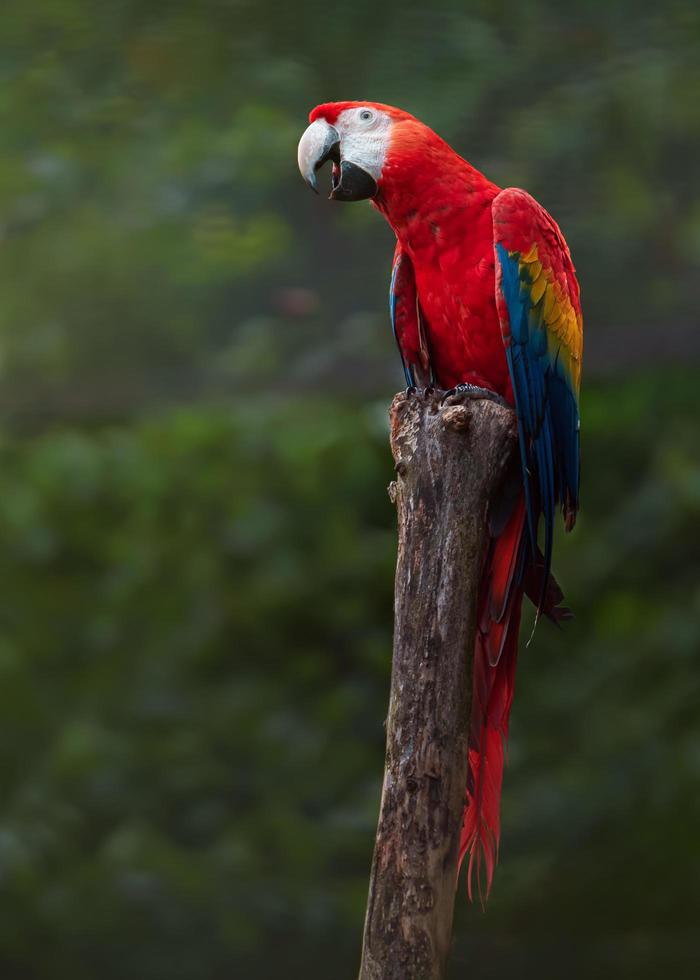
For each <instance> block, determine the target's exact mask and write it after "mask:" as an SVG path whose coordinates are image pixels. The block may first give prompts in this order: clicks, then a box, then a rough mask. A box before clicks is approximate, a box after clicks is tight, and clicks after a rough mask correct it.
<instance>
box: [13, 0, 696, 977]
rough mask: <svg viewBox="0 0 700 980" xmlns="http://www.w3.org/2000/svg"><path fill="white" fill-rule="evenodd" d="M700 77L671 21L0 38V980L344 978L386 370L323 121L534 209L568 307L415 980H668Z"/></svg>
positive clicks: (685, 714)
mask: <svg viewBox="0 0 700 980" xmlns="http://www.w3.org/2000/svg"><path fill="white" fill-rule="evenodd" d="M699 50H700V12H699V8H698V6H697V4H696V3H695V2H693V0H675V2H673V0H670V2H666V3H663V4H658V5H655V6H653V5H649V9H648V10H647V9H645V5H644V4H640V3H639V2H637V0H600V2H596V0H590V2H587V3H580V4H562V3H561V2H558V0H527V2H523V0H518V2H515V0H500V2H495V0H491V2H487V0H481V2H479V0H468V2H465V0H454V2H450V0H447V2H445V0H436V2H435V3H415V2H413V0H402V2H400V3H399V2H397V0H384V2H383V3H378V2H376V0H374V2H368V0H354V3H351V4H344V5H337V6H334V5H330V4H329V3H328V2H325V0H324V2H323V3H320V2H311V0H303V2H300V3H296V4H290V3H283V2H279V0H200V2H197V3H193V2H192V0H167V2H166V0H111V2H106V0H105V2H102V3H99V2H98V3H94V2H92V3H91V2H89V0H32V2H31V3H24V4H12V5H10V7H9V8H8V9H6V10H4V11H3V24H2V37H1V40H0V78H1V84H0V107H1V108H0V111H1V116H2V127H1V130H0V132H1V134H2V135H1V137H0V140H1V147H2V149H1V152H0V231H1V234H2V239H3V241H2V247H1V251H0V254H1V256H2V260H1V261H0V406H1V408H2V419H3V421H2V426H1V429H0V455H1V459H0V596H1V600H0V733H1V737H0V976H1V977H2V978H3V980H64V978H66V980H67V978H70V980H94V978H96V977H99V978H101V980H125V978H130V980H131V978H139V980H166V978H167V980H223V978H227V980H228V978H232V977H245V978H251V980H267V978H277V977H285V978H289V980H296V978H298V980H313V978H319V980H320V978H333V980H345V978H351V977H354V976H355V975H356V970H357V965H358V955H359V943H360V935H361V927H362V919H363V912H364V902H365V894H366V887H367V878H368V871H369V863H370V857H371V851H372V844H373V835H374V826H375V820H376V815H377V807H378V802H379V791H380V781H381V774H382V763H383V747H384V731H383V728H382V722H383V719H384V717H385V711H386V704H387V695H388V682H389V669H390V648H391V628H392V609H391V605H392V577H393V562H394V555H395V540H394V513H393V510H392V507H391V505H390V504H389V501H388V499H387V495H386V491H385V487H386V485H387V483H388V482H389V480H390V478H391V475H392V466H391V459H390V454H389V451H388V447H387V438H386V408H387V405H388V402H389V400H390V398H391V396H392V394H393V393H394V391H395V390H397V389H398V388H399V387H400V386H401V371H400V367H399V362H398V356H397V355H396V353H395V351H394V349H393V340H392V338H391V332H390V329H389V325H388V322H387V315H386V294H387V281H388V274H389V266H390V260H391V254H392V247H393V246H392V241H391V233H390V231H389V230H388V228H387V227H385V225H384V224H383V222H382V221H381V219H380V218H379V217H378V216H377V215H376V214H375V213H374V212H373V211H372V210H371V208H370V207H369V206H367V205H364V204H363V205H356V206H352V207H351V206H345V205H336V204H332V203H329V202H328V201H326V200H325V199H324V197H323V196H321V197H320V198H318V199H316V198H314V197H313V196H312V195H311V194H309V193H308V191H307V189H306V188H305V187H304V185H303V183H302V182H301V179H300V177H299V176H298V173H297V171H296V161H295V149H296V143H297V140H298V138H299V135H300V133H301V132H302V130H303V129H304V127H305V125H306V113H307V112H308V110H309V109H310V108H311V107H312V106H313V105H315V104H316V103H318V102H321V101H328V100H331V99H345V98H370V99H374V100H377V101H387V102H393V103H395V104H398V105H401V106H403V107H405V108H407V109H409V110H411V111H413V112H415V113H416V114H418V115H419V116H421V117H422V118H424V119H425V120H426V121H427V122H429V123H430V124H431V125H433V127H434V128H436V129H437V130H438V131H439V132H440V133H441V134H442V135H444V136H445V137H447V138H448V139H449V140H450V141H451V142H452V143H453V144H454V145H455V146H456V147H457V148H458V149H459V150H460V151H462V152H463V153H464V154H465V155H466V156H468V158H469V159H470V160H471V161H472V162H473V163H474V164H475V165H476V166H478V167H480V168H482V169H484V170H486V171H487V173H488V174H489V176H490V177H491V178H492V179H494V180H495V181H497V182H499V183H501V184H503V185H511V184H516V185H521V186H524V187H526V188H527V189H529V190H530V191H531V192H532V193H534V194H535V195H536V196H537V197H538V198H539V199H540V200H541V201H542V202H543V203H544V204H545V205H546V206H547V207H548V208H549V209H550V210H551V211H552V212H553V213H554V214H555V215H556V217H557V218H558V220H559V221H560V223H561V225H562V227H563V229H564V231H565V233H566V235H567V237H568V240H569V242H570V244H571V247H572V251H573V254H574V258H575V261H576V265H577V268H578V271H579V275H580V279H581V283H582V289H583V298H584V311H585V316H586V338H587V339H586V355H585V390H584V394H583V401H582V415H583V433H582V439H583V459H584V474H583V488H582V491H583V492H582V496H583V512H582V515H581V519H580V523H579V525H578V526H577V528H576V532H575V533H574V534H573V535H572V536H570V538H568V539H567V540H566V541H561V542H560V543H559V545H558V549H557V553H556V558H555V566H556V569H557V573H558V575H559V577H560V579H561V580H562V582H563V583H564V585H565V587H566V590H567V594H568V599H569V601H570V604H571V605H572V606H573V608H574V610H575V612H576V619H575V621H574V622H573V623H572V624H570V625H568V626H567V628H566V630H565V632H563V633H556V632H555V631H554V630H553V629H550V628H549V626H548V624H543V625H542V626H541V627H540V628H539V629H538V631H537V634H536V637H535V640H534V642H533V643H532V644H531V645H530V647H529V648H528V649H526V650H524V651H523V653H522V656H521V667H520V672H519V681H518V692H517V698H516V704H515V709H514V713H513V720H512V739H511V747H510V766H509V770H508V772H507V777H506V783H505V791H504V801H503V844H502V852H501V865H500V867H499V869H498V872H497V875H496V880H495V884H494V889H493V893H492V898H491V901H490V902H489V905H488V909H487V911H486V912H485V913H484V912H482V910H481V909H480V908H479V907H478V906H477V907H469V906H468V905H467V901H466V896H465V895H464V893H463V892H462V894H461V897H460V900H459V902H458V906H459V911H458V915H457V921H456V926H455V949H454V957H453V961H452V967H451V974H450V976H451V978H455V980H456V978H459V977H466V976H468V977H473V978H480V980H486V978H493V980H505V978H510V977H512V976H514V975H515V974H516V972H517V974H518V975H521V976H525V977H537V978H538V980H548V978H552V980H554V978H560V977H562V976H567V977H570V978H575V980H578V978H580V980H584V978H591V977H603V978H608V977H610V978H613V977H614V978H616V980H619V978H635V980H645V978H652V977H654V978H657V977H658V976H659V974H660V973H661V972H662V971H663V973H664V974H669V975H673V976H674V977H677V978H683V977H690V976H694V975H696V974H695V970H696V968H697V962H698V953H697V946H698V939H697V923H698V916H699V914H700V842H699V836H700V835H699V830H698V828H699V826H700V590H699V586H698V581H699V575H698V573H699V571H700V450H699V447H700V437H699V435H698V418H699V410H700V392H699V376H698V362H699V360H700V329H699V327H700V324H699V323H698V296H699V291H698V286H699V285H700V198H699V197H698V165H699V163H700V111H699V106H700V58H699V57H698V52H699ZM326 176H327V175H324V178H325V177H326Z"/></svg>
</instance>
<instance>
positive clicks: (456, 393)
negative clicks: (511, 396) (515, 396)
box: [440, 381, 511, 408]
mask: <svg viewBox="0 0 700 980" xmlns="http://www.w3.org/2000/svg"><path fill="white" fill-rule="evenodd" d="M482 398H485V399H486V400H487V401H490V402H496V404H497V405H502V406H503V408H510V407H511V406H510V405H509V404H508V402H507V401H506V400H505V398H502V397H501V395H498V394H497V393H496V392H495V391H491V390H490V389H489V388H480V387H479V386H478V385H473V384H470V383H469V382H468V381H465V382H464V384H461V385H457V386H456V387H455V388H450V390H449V391H446V392H445V394H444V395H443V396H442V399H441V400H440V406H441V407H442V406H443V405H444V404H445V403H446V402H448V403H449V404H450V405H455V404H459V402H463V401H465V400H467V399H482Z"/></svg>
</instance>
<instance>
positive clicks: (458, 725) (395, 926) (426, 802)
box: [360, 392, 515, 980]
mask: <svg viewBox="0 0 700 980" xmlns="http://www.w3.org/2000/svg"><path fill="white" fill-rule="evenodd" d="M441 394H442V393H440V392H438V393H435V394H434V395H431V396H428V397H427V398H424V397H421V396H419V395H397V396H396V397H395V398H394V401H393V403H392V406H391V411H390V420H391V448H392V452H393V455H394V460H395V462H396V472H397V480H396V482H395V483H392V484H391V486H390V488H389V493H390V496H391V498H392V500H394V501H395V503H396V505H397V509H398V530H399V547H398V560H397V565H396V583H395V606H394V611H395V623H394V652H393V667H392V675H391V695H390V702H389V715H388V719H387V747H386V763H385V772H384V787H383V791H382V800H381V807H380V814H379V825H378V827H377V837H376V843H375V850H374V859H373V862H372V871H371V877H370V886H369V897H368V902H367V916H366V920H365V931H364V941H363V950H362V965H361V967H360V980H439V978H442V977H444V976H445V968H446V962H447V954H448V951H449V946H450V936H451V931H452V915H453V910H454V899H455V889H456V884H457V860H458V851H459V836H460V828H461V823H462V812H463V807H464V798H465V788H466V780H467V735H468V728H469V706H470V704H471V686H472V684H471V678H472V660H473V649H474V633H475V623H476V603H477V590H478V586H479V579H480V574H481V568H482V556H483V553H484V549H485V545H486V535H487V521H486V515H487V509H488V503H489V500H490V498H491V497H492V495H493V493H494V491H495V489H496V488H497V486H498V484H499V482H500V481H501V480H502V478H503V474H504V471H505V468H506V466H507V463H508V461H509V459H510V456H511V453H512V452H513V448H514V445H515V430H514V416H513V413H512V412H510V411H509V410H508V409H506V408H504V407H502V406H500V405H498V404H495V403H494V402H492V401H483V400H481V401H470V402H468V403H466V404H459V405H446V406H445V407H441V406H440V395H441Z"/></svg>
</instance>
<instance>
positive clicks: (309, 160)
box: [297, 119, 377, 201]
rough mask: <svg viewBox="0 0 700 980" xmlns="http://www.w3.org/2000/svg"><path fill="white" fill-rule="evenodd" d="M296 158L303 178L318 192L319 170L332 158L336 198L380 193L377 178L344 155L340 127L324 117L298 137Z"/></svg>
mask: <svg viewBox="0 0 700 980" xmlns="http://www.w3.org/2000/svg"><path fill="white" fill-rule="evenodd" d="M297 160H298V162H299V170H300V172H301V175H302V177H303V178H304V180H305V181H306V183H307V184H308V185H309V187H310V188H311V190H312V191H315V193H317V194H318V184H317V181H316V173H317V171H318V170H319V169H320V168H321V167H322V166H323V164H324V163H326V161H328V160H332V161H333V176H332V186H331V193H330V199H331V200H333V201H363V200H365V199H366V198H368V197H374V196H375V194H376V193H377V183H376V181H375V180H374V178H373V177H372V176H371V175H370V174H368V173H367V171H366V170H363V169H362V167H360V166H358V164H356V163H353V162H352V160H346V159H345V158H344V157H343V152H342V143H341V140H340V136H339V134H338V130H337V129H336V128H335V127H334V126H331V125H330V123H327V122H326V120H325V119H316V120H314V122H312V123H311V125H310V126H309V127H308V129H307V130H306V131H305V133H304V135H303V136H302V137H301V139H300V140H299V149H298V152H297Z"/></svg>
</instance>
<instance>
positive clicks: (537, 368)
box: [299, 102, 583, 897]
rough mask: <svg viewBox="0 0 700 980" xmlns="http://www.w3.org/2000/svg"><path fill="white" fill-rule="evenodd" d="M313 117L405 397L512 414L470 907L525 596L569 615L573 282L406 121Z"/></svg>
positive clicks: (534, 210) (537, 237)
mask: <svg viewBox="0 0 700 980" xmlns="http://www.w3.org/2000/svg"><path fill="white" fill-rule="evenodd" d="M309 121H310V125H309V127H308V129H307V130H306V131H305V133H304V135H303V136H302V138H301V141H300V143H299V169H300V170H301V173H302V176H303V177H304V178H305V180H306V181H307V183H308V184H309V185H310V186H311V187H312V188H313V189H314V190H316V171H317V170H318V169H319V167H321V166H322V165H323V164H324V163H325V162H326V161H327V160H331V161H332V163H333V167H332V189H331V194H330V196H331V198H332V199H333V200H338V201H358V200H366V199H369V200H370V201H371V203H372V205H373V206H374V207H375V208H376V209H377V210H378V211H379V212H381V214H383V215H384V217H385V218H386V220H387V221H388V222H389V224H390V225H391V227H392V228H393V230H394V232H395V234H396V239H397V241H396V251H395V253H394V262H393V269H392V274H391V286H390V312H391V321H392V327H393V331H394V335H395V337H396V341H397V343H398V347H399V351H400V353H401V358H402V361H403V367H404V372H405V375H406V382H407V384H408V385H409V387H410V388H413V387H415V386H416V384H420V385H424V386H438V387H439V388H442V389H446V390H447V391H448V394H449V395H451V396H452V397H459V398H465V397H466V398H471V397H477V398H483V397H486V398H495V399H497V400H504V401H505V402H506V403H507V404H508V405H510V406H511V407H512V408H514V409H515V412H516V416H517V424H518V440H519V446H520V469H519V476H518V480H517V487H516V490H515V492H514V493H511V494H510V495H509V496H508V498H507V499H506V500H505V502H504V501H500V502H499V504H498V506H494V507H493V508H492V514H491V516H490V542H489V546H488V554H487V555H486V556H485V561H484V572H483V579H482V582H481V587H480V593H479V606H478V623H477V631H476V649H475V653H474V686H473V691H474V693H473V704H472V715H471V726H470V734H469V771H468V779H467V787H466V802H465V810H464V821H463V825H462V832H461V845H460V863H461V861H462V860H463V858H464V857H465V855H466V854H469V864H468V884H469V895H470V897H471V896H472V878H473V874H474V871H476V876H477V879H478V882H479V889H480V891H481V878H482V870H483V871H484V872H485V889H486V894H488V891H489V889H490V887H491V881H492V878H493V871H494V865H495V862H496V858H497V854H498V845H499V837H500V796H501V783H502V777H503V761H504V744H505V740H506V738H507V734H508V717H509V714H510V707H511V703H512V700H513V684H514V678H515V662H516V657H517V644H518V629H519V625H520V611H521V606H522V599H523V595H524V594H527V595H528V596H529V597H530V598H531V599H532V600H533V602H534V603H535V605H536V607H537V613H538V616H539V614H541V613H544V614H545V615H547V616H548V617H549V618H551V619H552V620H554V621H555V622H558V621H559V620H560V619H563V618H565V617H566V616H567V615H568V610H566V609H564V608H563V607H561V606H560V605H559V603H560V602H561V599H562V593H561V590H560V589H559V587H558V585H557V584H556V582H555V580H554V578H553V577H552V575H551V571H550V566H551V560H552V541H553V532H554V514H555V509H556V507H557V505H560V506H561V509H562V512H563V516H564V524H565V527H566V529H567V530H570V529H571V528H572V527H573V526H574V523H575V521H576V513H577V511H578V506H579V387H580V379H581V356H582V348H583V327H582V318H581V304H580V299H579V286H578V282H577V280H576V274H575V272H574V266H573V263H572V261H571V256H570V254H569V249H568V248H567V245H566V242H565V240H564V236H563V235H562V233H561V231H560V230H559V227H558V226H557V224H556V222H555V221H554V219H553V218H552V217H551V216H550V215H549V214H548V213H547V211H545V209H544V208H543V207H542V206H541V205H540V204H538V203H537V201H535V200H534V198H532V197H531V196H530V195H529V194H528V193H527V192H526V191H523V190H519V189H518V188H513V187H511V188H506V189H505V190H502V189H501V188H500V187H497V186H496V185H495V184H493V183H492V182H491V181H490V180H488V179H487V178H486V177H485V176H484V175H483V174H481V173H480V172H479V171H478V170H476V169H475V168H474V167H473V166H471V164H470V163H468V162H467V161H466V160H465V159H463V158H462V157H461V156H459V154H458V153H456V152H455V151H454V150H453V149H452V148H451V147H450V146H449V145H448V144H447V143H446V142H445V141H444V140H443V139H441V138H440V137H439V136H438V135H437V134H436V133H434V132H433V131H432V130H431V129H429V128H428V126H426V125H424V124H423V123H422V122H420V121H419V120H418V119H416V118H414V117H413V116H411V115H410V114H409V113H407V112H404V111H402V110H401V109H396V108H394V107H393V106H388V105H381V104H379V103H376V102H331V103H327V104H324V105H319V106H317V107H316V108H315V109H314V110H313V111H312V112H311V114H310V117H309ZM540 522H542V524H543V526H544V533H543V552H542V551H540V550H539V548H538V543H537V542H538V530H539V526H540Z"/></svg>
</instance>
